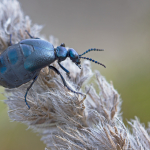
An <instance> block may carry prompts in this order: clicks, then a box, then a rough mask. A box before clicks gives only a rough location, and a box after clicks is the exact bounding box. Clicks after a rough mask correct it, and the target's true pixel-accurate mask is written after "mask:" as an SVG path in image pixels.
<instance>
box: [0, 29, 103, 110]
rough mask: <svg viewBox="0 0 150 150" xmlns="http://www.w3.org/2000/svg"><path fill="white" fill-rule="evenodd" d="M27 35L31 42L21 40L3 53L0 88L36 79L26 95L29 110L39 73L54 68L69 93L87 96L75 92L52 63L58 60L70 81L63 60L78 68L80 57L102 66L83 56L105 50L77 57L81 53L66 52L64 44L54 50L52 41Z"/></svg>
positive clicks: (0, 67) (0, 65)
mask: <svg viewBox="0 0 150 150" xmlns="http://www.w3.org/2000/svg"><path fill="white" fill-rule="evenodd" d="M26 32H27V34H28V35H29V36H30V39H25V40H22V41H20V42H19V43H18V44H14V45H11V46H9V47H8V48H7V49H6V50H5V51H4V52H3V53H2V54H0V85H2V86H4V87H6V88H16V87H19V86H21V85H22V84H25V83H27V82H29V81H30V80H33V81H32V83H31V84H30V86H29V87H28V88H27V90H26V93H25V103H26V105H27V106H28V108H30V106H29V105H28V103H27V100H26V97H27V94H28V91H29V90H30V88H31V87H32V85H33V84H34V82H35V81H36V79H37V77H38V75H39V73H40V70H41V69H42V68H44V67H46V66H49V69H52V70H53V71H54V72H55V73H56V74H58V75H60V77H61V79H62V81H63V84H64V86H65V87H67V88H68V90H70V91H71V92H73V93H76V94H81V95H84V94H82V93H80V92H76V91H74V90H72V89H71V88H70V87H69V86H68V85H67V83H66V81H65V79H64V77H63V76H62V75H61V73H60V72H59V70H58V69H57V68H55V67H54V66H52V65H50V64H51V63H53V62H54V61H55V60H57V61H58V64H59V66H60V67H61V68H62V69H63V70H64V71H65V72H66V74H67V76H68V77H69V78H70V76H69V74H70V72H69V71H68V70H67V69H66V68H65V67H63V66H62V65H61V61H64V60H65V59H66V58H67V57H69V58H70V59H71V60H72V61H73V62H74V63H75V64H76V65H77V66H78V67H79V68H80V59H81V58H83V59H88V60H90V61H93V62H95V63H97V64H100V65H103V64H101V63H99V62H97V61H95V60H92V59H90V58H87V57H81V56H82V55H84V54H86V53H88V52H90V51H93V50H94V51H102V49H89V50H87V51H86V52H84V53H83V54H81V55H78V53H77V52H76V51H75V50H74V49H72V48H71V49H69V50H67V49H66V47H65V44H64V43H62V44H61V45H60V46H58V47H57V48H54V46H53V45H52V44H51V43H50V42H48V41H45V40H42V39H39V38H34V37H33V36H31V35H30V34H29V33H28V31H26ZM10 44H11V36H10ZM103 66H104V65H103ZM104 67H105V66H104ZM84 96H85V95H84Z"/></svg>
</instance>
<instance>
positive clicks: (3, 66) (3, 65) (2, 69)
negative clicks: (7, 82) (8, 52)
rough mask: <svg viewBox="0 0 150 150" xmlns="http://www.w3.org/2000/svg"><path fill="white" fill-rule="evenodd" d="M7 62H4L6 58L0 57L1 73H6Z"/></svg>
mask: <svg viewBox="0 0 150 150" xmlns="http://www.w3.org/2000/svg"><path fill="white" fill-rule="evenodd" d="M6 69H7V68H6V64H5V62H4V58H3V57H0V73H2V74H3V73H4V72H5V71H6Z"/></svg>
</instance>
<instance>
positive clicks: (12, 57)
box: [7, 48, 18, 65]
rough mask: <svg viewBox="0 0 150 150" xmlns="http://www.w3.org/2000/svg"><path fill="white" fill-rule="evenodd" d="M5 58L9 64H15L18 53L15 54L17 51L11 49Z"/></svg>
mask: <svg viewBox="0 0 150 150" xmlns="http://www.w3.org/2000/svg"><path fill="white" fill-rule="evenodd" d="M7 56H8V59H9V61H10V63H11V64H13V65H14V64H16V63H17V61H18V53H17V49H16V48H14V49H11V50H9V51H8V53H7Z"/></svg>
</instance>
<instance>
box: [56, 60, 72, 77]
mask: <svg viewBox="0 0 150 150" xmlns="http://www.w3.org/2000/svg"><path fill="white" fill-rule="evenodd" d="M58 64H59V66H60V67H61V68H62V69H63V70H64V71H65V72H66V75H67V76H68V78H69V79H70V78H71V77H70V72H69V71H68V70H67V69H66V68H65V67H63V66H62V65H61V64H60V62H58Z"/></svg>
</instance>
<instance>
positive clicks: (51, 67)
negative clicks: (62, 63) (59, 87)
mask: <svg viewBox="0 0 150 150" xmlns="http://www.w3.org/2000/svg"><path fill="white" fill-rule="evenodd" d="M49 69H52V70H53V71H55V72H56V73H57V74H58V75H60V77H61V79H62V81H63V84H64V86H65V87H66V88H67V89H68V90H69V91H71V92H73V93H76V94H81V95H83V96H85V95H84V94H82V93H80V92H76V91H74V90H72V89H71V88H70V87H69V86H68V85H67V83H66V81H65V79H64V78H63V76H62V75H61V73H60V72H59V71H58V70H57V69H56V68H55V67H54V66H49Z"/></svg>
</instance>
